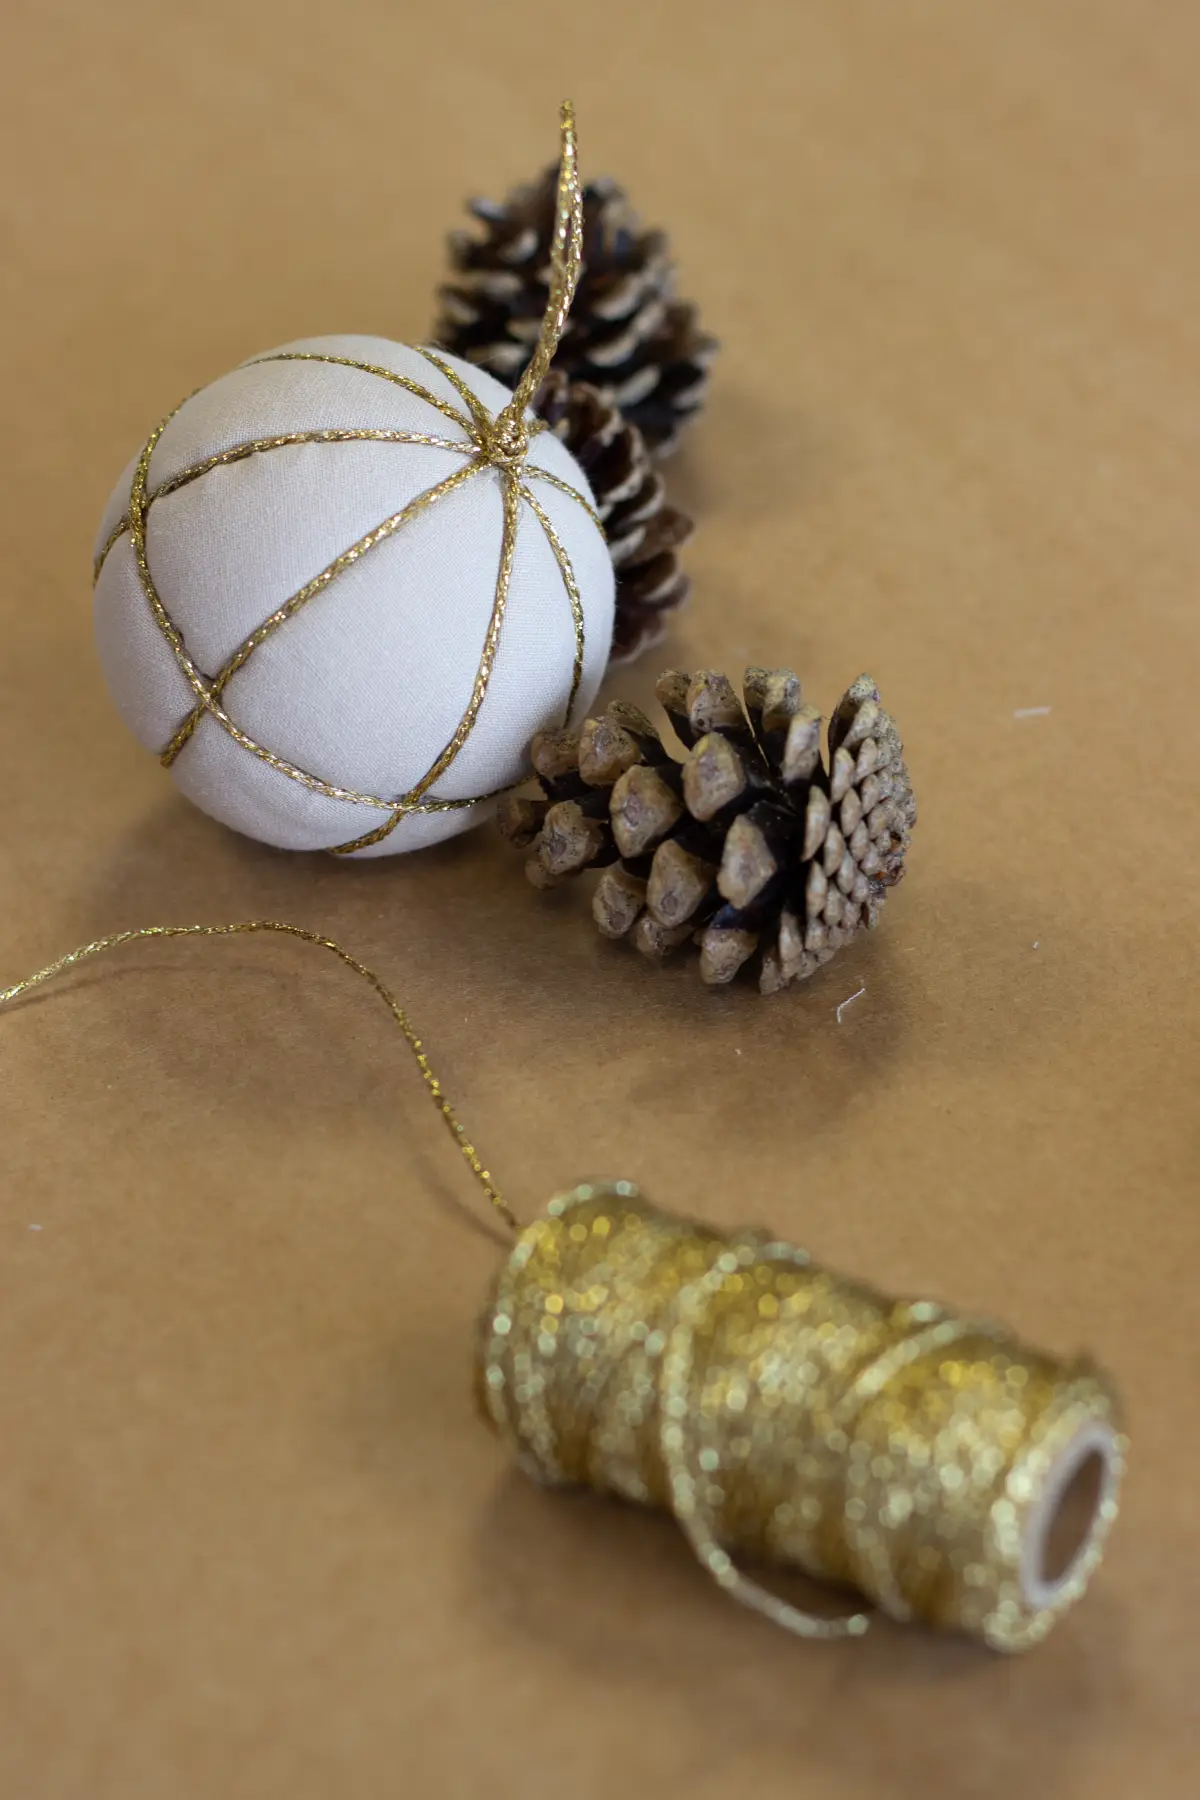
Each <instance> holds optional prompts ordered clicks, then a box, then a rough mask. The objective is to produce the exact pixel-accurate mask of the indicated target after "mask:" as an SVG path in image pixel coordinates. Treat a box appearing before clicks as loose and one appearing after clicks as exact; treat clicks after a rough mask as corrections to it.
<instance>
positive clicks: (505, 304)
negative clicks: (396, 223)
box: [434, 168, 717, 457]
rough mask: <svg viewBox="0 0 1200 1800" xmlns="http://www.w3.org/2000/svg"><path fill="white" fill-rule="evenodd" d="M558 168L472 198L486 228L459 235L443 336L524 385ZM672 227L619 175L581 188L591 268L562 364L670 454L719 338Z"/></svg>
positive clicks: (440, 328)
mask: <svg viewBox="0 0 1200 1800" xmlns="http://www.w3.org/2000/svg"><path fill="white" fill-rule="evenodd" d="M557 182H558V171H557V169H553V168H552V169H548V170H547V171H546V173H545V174H544V175H543V176H542V178H541V180H540V181H536V182H534V183H533V184H532V185H530V186H528V187H520V188H516V189H514V190H513V192H512V193H511V194H510V195H509V196H508V198H507V200H505V201H503V202H502V203H500V204H497V203H496V202H495V201H491V200H473V201H471V202H470V210H471V212H473V213H474V214H475V217H476V218H477V219H479V220H480V221H481V223H482V225H483V235H482V236H481V237H476V236H474V235H472V233H471V232H469V231H455V232H452V233H451V236H450V239H449V246H450V259H451V263H452V265H453V270H452V278H451V280H450V282H449V283H448V285H446V286H445V287H443V288H442V289H441V290H440V296H439V297H440V299H441V305H442V314H441V317H440V318H439V320H438V322H437V324H436V325H435V326H434V336H435V340H436V342H437V343H439V344H440V345H442V347H443V348H444V349H447V350H450V351H452V352H453V353H454V354H455V355H456V356H462V357H465V358H466V360H467V361H468V362H473V363H478V364H480V366H481V367H483V368H485V369H489V370H490V371H491V373H492V374H493V375H496V376H498V377H499V378H500V380H501V381H505V382H507V383H508V384H509V385H510V386H515V385H516V382H517V379H518V377H519V376H520V374H521V371H522V370H523V369H524V367H525V365H526V363H527V362H528V361H529V358H530V355H531V354H532V351H533V347H534V344H535V343H536V342H537V336H538V331H539V329H540V327H541V322H542V315H543V313H544V312H545V310H546V299H547V295H548V293H549V274H550V271H549V257H550V238H551V232H552V229H553V223H554V201H555V193H556V188H557ZM674 279H675V271H674V266H673V264H672V262H671V257H670V251H669V248H668V244H667V239H666V235H665V233H663V232H661V231H643V230H642V229H641V226H640V224H639V221H638V217H637V214H636V213H635V212H634V211H633V208H632V207H631V206H630V204H629V201H628V199H627V197H626V195H625V194H624V192H623V191H622V189H621V188H619V187H618V186H617V184H616V182H615V181H611V180H608V179H604V180H600V181H594V182H591V183H589V185H588V186H587V187H586V188H585V189H584V191H583V269H582V273H581V275H580V279H579V287H578V290H577V292H576V295H575V303H574V306H573V307H572V309H571V315H570V317H569V318H568V320H567V326H566V330H565V332H564V333H563V338H562V342H561V344H560V345H559V348H558V351H557V354H556V356H555V366H556V367H557V368H559V369H561V370H562V371H563V373H564V374H566V375H567V376H569V377H570V379H571V380H572V381H586V382H589V383H590V384H591V385H592V386H593V387H595V388H598V389H599V390H600V392H601V394H603V396H604V398H605V399H606V400H609V401H611V402H612V403H613V404H614V405H616V406H618V407H620V409H621V412H622V413H623V414H624V416H625V417H626V418H627V419H629V420H630V421H631V422H632V423H633V424H635V425H636V426H637V427H638V430H639V431H640V432H641V433H642V436H643V437H644V438H645V440H646V444H647V446H648V448H649V449H650V451H651V453H652V454H653V455H655V456H660V457H661V456H666V455H667V454H668V452H669V451H671V450H673V449H674V448H675V444H676V442H677V440H678V437H679V432H680V429H681V427H682V426H683V425H684V424H685V423H686V421H687V420H688V419H689V418H691V416H692V415H693V414H694V413H695V412H697V411H698V410H699V408H700V406H701V404H702V402H703V399H704V389H705V386H706V384H707V380H708V368H709V364H710V363H711V362H712V359H713V356H714V355H715V353H716V348H717V344H716V339H715V338H712V337H710V336H709V335H708V333H707V332H704V331H701V329H700V327H699V325H698V323H697V319H696V309H695V307H694V306H692V305H689V304H688V303H687V302H685V301H681V300H676V299H675V298H674Z"/></svg>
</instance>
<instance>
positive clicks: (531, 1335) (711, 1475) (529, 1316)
mask: <svg viewBox="0 0 1200 1800" xmlns="http://www.w3.org/2000/svg"><path fill="white" fill-rule="evenodd" d="M260 932H279V933H281V934H284V935H286V936H289V937H293V938H297V939H299V940H300V941H301V942H303V943H306V944H311V945H314V946H316V947H317V948H319V949H323V950H326V951H328V952H329V953H330V954H331V955H333V956H335V957H337V958H338V960H339V961H340V962H342V963H343V964H344V965H345V966H346V967H347V968H349V969H351V970H352V971H353V972H354V973H355V974H357V975H358V976H359V977H360V978H361V979H362V980H363V981H365V982H366V983H367V984H368V986H370V987H371V988H373V989H374V991H375V992H376V993H377V994H378V996H379V997H380V999H381V1000H382V1001H383V1002H384V1004H385V1005H386V1006H387V1008H388V1010H389V1011H390V1012H391V1014H392V1017H393V1019H394V1020H395V1022H396V1024H397V1025H398V1026H399V1028H400V1031H401V1033H402V1035H403V1037H404V1039H405V1041H406V1043H407V1044H408V1047H409V1049H410V1051H411V1052H412V1055H413V1058H414V1060H415V1062H416V1064H417V1067H418V1069H419V1070H420V1073H421V1077H422V1080H423V1081H424V1083H425V1085H426V1088H427V1089H428V1091H429V1094H430V1096H431V1098H432V1099H433V1101H434V1104H435V1105H436V1107H437V1109H438V1111H439V1113H440V1114H441V1117H442V1120H443V1123H444V1124H445V1126H446V1128H447V1130H448V1131H449V1133H450V1135H451V1137H452V1139H453V1141H454V1143H455V1145H456V1146H457V1148H458V1151H459V1153H460V1154H461V1155H462V1157H463V1159H464V1160H465V1161H466V1163H467V1165H468V1167H469V1168H470V1169H471V1172H472V1174H473V1175H474V1177H475V1179H476V1180H477V1181H478V1183H479V1184H480V1186H481V1187H482V1189H483V1191H484V1193H485V1194H486V1195H487V1198H488V1201H489V1203H490V1204H491V1206H493V1207H494V1208H495V1210H496V1211H497V1212H498V1213H499V1215H500V1216H501V1217H502V1218H503V1219H504V1220H505V1222H506V1223H507V1224H508V1225H509V1226H510V1227H511V1228H512V1230H513V1231H514V1232H515V1233H516V1234H517V1237H516V1243H515V1246H514V1248H513V1250H512V1252H511V1254H510V1255H509V1257H508V1258H507V1260H506V1262H505V1264H504V1266H503V1267H502V1268H501V1270H500V1272H499V1274H498V1276H497V1278H496V1281H495V1283H494V1287H493V1291H492V1294H491V1297H490V1299H489V1302H488V1305H487V1308H486V1310H485V1312H484V1314H483V1316H482V1317H481V1319H480V1322H479V1329H478V1334H477V1345H476V1384H477V1392H478V1395H479V1399H480V1403H481V1406H482V1408H483V1411H484V1413H485V1415H486V1416H487V1417H488V1418H489V1419H490V1420H491V1422H492V1424H493V1425H494V1426H495V1428H496V1429H497V1431H498V1432H499V1434H500V1435H501V1437H502V1438H504V1439H505V1440H506V1441H507V1442H508V1444H509V1445H510V1446H511V1447H512V1448H513V1449H514V1450H515V1451H516V1453H517V1456H518V1459H519V1460H520V1462H521V1464H522V1465H523V1466H524V1468H525V1469H526V1471H527V1472H528V1473H530V1474H533V1475H534V1476H536V1477H539V1478H540V1479H542V1480H545V1481H550V1482H562V1483H567V1482H571V1483H578V1484H582V1485H586V1486H589V1487H591V1488H593V1489H595V1490H597V1491H598V1492H602V1493H609V1494H614V1495H618V1496H621V1497H623V1498H625V1499H627V1500H631V1501H634V1502H637V1503H640V1504H643V1505H653V1506H659V1507H663V1508H666V1509H668V1510H670V1511H671V1512H672V1513H673V1514H674V1516H675V1517H676V1519H677V1520H678V1522H679V1524H680V1526H681V1527H682V1529H683V1531H684V1532H685V1534H686V1536H687V1537H688V1539H689V1541H690V1543H691V1545H692V1548H693V1549H694V1551H695V1553H696V1556H697V1558H698V1559H699V1561H700V1563H701V1564H702V1566H703V1567H704V1568H705V1569H706V1570H707V1571H708V1573H709V1574H710V1575H711V1576H712V1578H713V1580H714V1581H716V1582H717V1584H718V1585H719V1586H720V1587H721V1588H723V1589H724V1590H725V1591H726V1592H727V1593H729V1594H730V1595H731V1596H732V1597H733V1598H734V1599H737V1600H739V1601H741V1602H742V1603H743V1604H744V1605H747V1606H750V1607H752V1608H754V1609H755V1610H757V1611H759V1612H761V1613H763V1614H764V1615H765V1616H766V1617H767V1618H768V1619H770V1620H771V1621H772V1622H774V1623H775V1624H777V1625H779V1626H780V1627H782V1628H783V1629H784V1630H787V1631H789V1632H792V1633H793V1634H795V1635H797V1636H800V1637H805V1638H820V1639H827V1638H834V1637H843V1636H857V1635H859V1634H861V1633H862V1632H863V1631H864V1630H865V1629H866V1628H867V1624H868V1620H867V1617H866V1615H865V1614H863V1613H860V1612H856V1613H853V1614H851V1615H849V1616H848V1617H843V1618H840V1619H837V1618H825V1617H819V1616H815V1615H814V1614H812V1613H809V1612H805V1611H802V1610H801V1609H800V1608H799V1607H796V1606H794V1605H792V1604H790V1603H789V1602H787V1601H785V1600H783V1599H781V1598H779V1597H778V1596H777V1595H775V1594H773V1593H772V1592H770V1591H769V1590H768V1589H766V1588H764V1587H762V1586H760V1585H759V1584H758V1583H757V1582H754V1581H752V1580H750V1579H749V1578H748V1577H746V1576H745V1575H743V1574H742V1573H741V1572H740V1571H739V1569H738V1568H737V1566H736V1565H735V1562H734V1557H735V1556H740V1557H748V1558H752V1559H754V1560H755V1561H756V1562H758V1563H760V1564H770V1565H775V1566H777V1567H781V1568H794V1569H800V1570H803V1571H805V1572H806V1573H808V1574H810V1575H814V1576H817V1577H820V1578H824V1579H830V1580H834V1581H838V1582H841V1583H844V1584H849V1585H852V1586H855V1587H857V1588H858V1589H859V1590H860V1591H861V1592H862V1593H863V1594H864V1595H866V1597H867V1598H868V1599H869V1600H870V1601H872V1602H873V1603H874V1604H875V1605H876V1606H878V1607H879V1608H880V1609H881V1610H883V1611H884V1612H886V1613H888V1614H890V1615H891V1616H892V1617H893V1618H896V1619H898V1620H905V1621H907V1620H912V1619H917V1620H921V1621H923V1622H924V1623H926V1624H928V1625H931V1626H934V1627H939V1628H943V1629H955V1630H959V1631H964V1632H968V1633H970V1634H972V1635H974V1636H976V1637H979V1638H981V1639H982V1640H983V1641H984V1642H985V1643H987V1644H989V1645H990V1646H991V1647H992V1648H994V1649H997V1650H1003V1651H1016V1650H1023V1649H1026V1648H1028V1647H1029V1646H1030V1645H1032V1644H1034V1643H1036V1642H1038V1641H1039V1640H1040V1639H1041V1638H1043V1637H1044V1636H1045V1635H1046V1633H1047V1632H1048V1631H1049V1630H1050V1628H1051V1626H1052V1625H1053V1624H1054V1623H1055V1621H1056V1620H1057V1619H1058V1618H1059V1617H1060V1616H1061V1615H1062V1614H1063V1613H1064V1612H1065V1611H1066V1610H1067V1609H1068V1608H1069V1607H1070V1606H1071V1605H1073V1604H1074V1602H1075V1601H1076V1600H1078V1599H1079V1598H1080V1596H1081V1595H1082V1593H1083V1592H1084V1589H1085V1588H1086V1586H1087V1584H1088V1581H1089V1579H1090V1578H1091V1575H1092V1574H1093V1572H1094V1570H1095V1568H1096V1566H1097V1564H1098V1562H1099V1560H1100V1556H1101V1553H1102V1548H1103V1543H1104V1539H1105V1537H1106V1535H1107V1533H1108V1530H1109V1529H1110V1527H1111V1525H1112V1522H1113V1520H1114V1519H1115V1517H1116V1513H1117V1493H1118V1487H1119V1483H1120V1478H1121V1474H1122V1472H1123V1463H1124V1453H1125V1448H1126V1444H1125V1439H1124V1435H1123V1433H1122V1430H1121V1416H1120V1406H1119V1402H1118V1400H1117V1398H1116V1395H1115V1393H1114V1390H1113V1387H1112V1384H1111V1382H1110V1381H1109V1379H1108V1378H1107V1377H1106V1376H1105V1375H1104V1374H1103V1373H1102V1372H1101V1371H1100V1370H1099V1369H1097V1368H1096V1367H1095V1366H1094V1365H1093V1364H1092V1363H1091V1362H1090V1361H1088V1360H1087V1359H1085V1358H1077V1359H1075V1360H1073V1361H1062V1360H1058V1359H1055V1358H1052V1357H1050V1356H1048V1355H1045V1354H1044V1353H1042V1352H1040V1351H1037V1350H1032V1349H1030V1348H1028V1347H1027V1346H1025V1345H1023V1344H1021V1343H1019V1342H1018V1341H1017V1340H1016V1339H1015V1338H1014V1337H1013V1336H1012V1335H1011V1334H1010V1333H1009V1332H1007V1331H1006V1330H1005V1329H1004V1328H1003V1327H1001V1326H999V1325H996V1324H993V1323H991V1322H987V1321H979V1320H975V1319H971V1318H966V1317H959V1316H957V1315H955V1314H953V1313H951V1312H949V1311H948V1310H947V1309H946V1308H944V1307H942V1306H940V1305H938V1304H936V1303H935V1302H932V1301H928V1300H896V1299H892V1298H890V1297H888V1296H887V1295H884V1294H882V1293H880V1292H878V1291H877V1290H875V1289H873V1288H870V1287H867V1286H865V1285H864V1284H862V1283H860V1282H857V1281H852V1280H849V1279H847V1278H845V1277H842V1276H838V1275H834V1274H831V1273H830V1272H829V1271H828V1270H825V1269H822V1268H820V1267H819V1266H818V1265H817V1264H816V1263H814V1262H813V1261H812V1260H811V1259H810V1258H809V1256H808V1255H807V1254H806V1253H805V1252H804V1251H802V1250H799V1249H797V1248H795V1247H794V1246H792V1245H790V1244H786V1243H781V1242H779V1241H777V1240H775V1239H772V1238H771V1237H770V1236H768V1235H767V1234H765V1233H760V1232H752V1231H739V1232H737V1233H733V1234H723V1233H721V1232H717V1231H714V1230H711V1229H709V1228H708V1227H705V1226H702V1225H699V1224H696V1223H693V1222H691V1221H689V1220H687V1219H683V1218H678V1217H675V1216H673V1215H671V1214H669V1213H666V1212H663V1211H661V1210H659V1209H658V1208H657V1207H654V1206H653V1205H651V1203H650V1202H649V1201H647V1200H645V1199H644V1198H643V1197H642V1196H641V1195H640V1194H639V1192H638V1190H637V1188H636V1187H635V1186H634V1185H633V1184H632V1183H630V1182H625V1181H618V1182H612V1183H603V1184H600V1183H597V1184H585V1185H583V1186H580V1187H578V1188H576V1189H575V1190H574V1191H573V1192H571V1193H569V1194H564V1195H561V1196H559V1197H558V1198H557V1199H555V1200H553V1201H552V1202H551V1203H550V1206H549V1207H548V1209H547V1214H546V1216H545V1217H544V1218H543V1219H540V1220H537V1221H536V1222H535V1223H533V1224H531V1225H528V1226H525V1227H522V1226H521V1225H520V1224H519V1222H518V1221H517V1219H516V1217H515V1215H514V1213H513V1211H512V1209H511V1207H510V1206H509V1205H508V1203H507V1202H506V1201H505V1200H504V1198H503V1196H502V1195H501V1194H500V1192H499V1190H498V1189H497V1188H496V1186H495V1184H494V1182H493V1181H492V1177H491V1173H490V1171H489V1170H488V1169H487V1168H486V1167H485V1166H484V1164H483V1162H482V1160H481V1159H480V1156H479V1153H478V1151H477V1150H476V1148H475V1146H474V1145H473V1144H472V1143H471V1141H470V1140H469V1139H468V1138H467V1135H466V1132H465V1129H464V1127H463V1126H462V1124H461V1123H460V1121H459V1119H458V1116H457V1113H456V1112H455V1109H454V1107H453V1105H452V1104H451V1102H450V1101H449V1100H448V1099H447V1097H446V1095H445V1093H444V1091H443V1089H442V1086H441V1082H440V1080H439V1078H438V1077H437V1076H436V1075H435V1073H434V1071H433V1069H432V1067H431V1065H430V1062H429V1058H428V1056H427V1054H426V1051H425V1048H424V1045H423V1044H422V1042H421V1039H420V1038H419V1037H418V1036H417V1034H416V1032H415V1031H414V1030H413V1028H412V1025H411V1024H410V1022H409V1019H408V1016H407V1014H406V1013H405V1011H404V1009H403V1007H402V1006H401V1005H400V1003H399V1001H398V1000H397V999H396V997H395V995H394V994H393V993H392V992H391V990H390V989H389V988H388V987H387V986H385V984H384V983H383V981H382V980H381V979H380V977H379V976H378V975H376V974H375V973H374V972H373V971H372V970H371V969H369V968H368V967H367V966H366V965H365V964H364V963H361V962H360V961H359V960H358V959H357V958H356V957H354V956H352V955H351V954H350V953H349V951H347V950H345V949H343V948H342V946H341V945H340V944H338V943H337V942H336V941H335V940H334V939H332V938H328V937H324V936H322V935H321V934H320V933H318V932H314V931H307V930H305V929H304V928H303V927H301V926H298V925H291V924H285V923H283V922H281V921H279V920H273V919H251V920H246V921H242V922H240V923H234V924H217V925H202V924H195V925H150V926H145V927H142V928H141V929H138V930H133V931H122V932H116V933H114V934H112V935H111V936H109V937H105V938H100V939H98V940H97V941H95V942H93V943H90V944H84V945H82V946H81V947H80V948H79V949H77V950H73V951H71V952H70V953H69V954H68V955H66V956H63V957H60V958H59V959H58V960H57V961H56V962H53V963H51V964H50V965H49V966H48V967H46V968H44V969H42V970H40V971H39V972H38V973H37V974H35V975H31V976H29V977H27V978H26V979H25V980H23V981H19V982H16V983H15V984H14V985H13V986H11V987H9V988H6V989H3V990H0V1007H3V1006H5V1005H7V1004H9V1003H10V1002H13V1001H16V1000H18V999H19V998H20V997H21V996H22V995H25V994H28V993H30V992H31V991H33V990H34V989H36V988H38V987H41V986H42V985H44V984H45V983H47V982H49V981H52V980H53V979H54V978H55V977H57V976H59V975H62V974H65V973H66V972H67V971H68V970H70V969H73V968H75V967H77V966H78V965H79V964H81V963H83V962H85V961H87V960H89V959H90V958H92V957H96V956H100V955H102V954H104V953H106V952H108V951H111V950H116V949H118V948H119V947H121V946H123V945H127V944H132V943H137V942H141V941H144V940H149V939H154V938H163V939H170V938H186V937H205V938H220V937H234V936H238V935H242V934H249V933H260ZM1097 1470H1098V1480H1097V1481H1096V1483H1095V1488H1094V1492H1093V1493H1092V1494H1091V1496H1090V1497H1088V1496H1086V1495H1085V1497H1084V1500H1085V1507H1086V1509H1087V1516H1086V1517H1085V1518H1084V1520H1083V1522H1082V1525H1081V1528H1080V1529H1079V1530H1078V1531H1077V1532H1076V1535H1075V1538H1074V1540H1073V1541H1070V1542H1068V1543H1067V1544H1066V1546H1065V1550H1064V1549H1063V1548H1062V1547H1060V1546H1055V1544H1054V1535H1053V1532H1052V1531H1051V1526H1052V1524H1053V1523H1054V1519H1055V1515H1056V1514H1060V1515H1061V1516H1062V1517H1065V1516H1066V1512H1067V1506H1066V1502H1067V1501H1069V1499H1070V1489H1071V1487H1072V1486H1073V1485H1074V1482H1075V1478H1076V1477H1078V1476H1080V1475H1085V1474H1088V1473H1089V1472H1091V1473H1093V1474H1094V1473H1096V1472H1097ZM1031 1552H1032V1553H1033V1554H1032V1555H1031Z"/></svg>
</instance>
